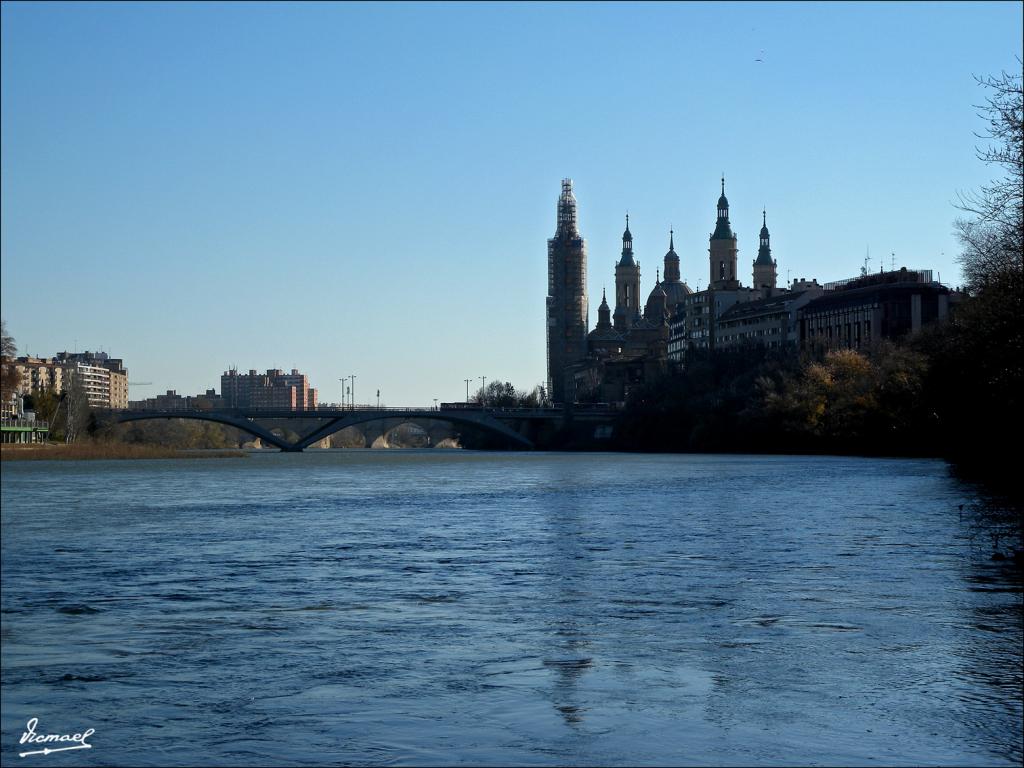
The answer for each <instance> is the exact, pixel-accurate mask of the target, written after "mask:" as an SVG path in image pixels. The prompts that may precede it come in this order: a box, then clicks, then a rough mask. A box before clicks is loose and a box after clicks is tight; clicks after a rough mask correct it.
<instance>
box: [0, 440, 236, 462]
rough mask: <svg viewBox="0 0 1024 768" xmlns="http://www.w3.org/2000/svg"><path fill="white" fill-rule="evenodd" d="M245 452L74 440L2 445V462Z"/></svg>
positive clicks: (225, 456)
mask: <svg viewBox="0 0 1024 768" xmlns="http://www.w3.org/2000/svg"><path fill="white" fill-rule="evenodd" d="M245 456H248V454H247V453H245V452H244V451H188V450H178V449H175V448H166V447H162V446H157V445H129V444H125V443H110V442H93V441H80V442H76V443H37V444H32V445H2V446H0V459H2V460H3V461H81V460H110V459H237V458H243V457H245Z"/></svg>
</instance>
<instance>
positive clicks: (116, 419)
mask: <svg viewBox="0 0 1024 768" xmlns="http://www.w3.org/2000/svg"><path fill="white" fill-rule="evenodd" d="M155 419H193V420H195V421H212V422H215V423H217V424H225V425H227V426H229V427H234V428H235V429H240V430H241V431H242V432H246V433H247V434H250V435H252V436H253V437H258V438H259V439H260V440H262V441H263V442H264V443H267V444H269V445H272V446H274V447H275V448H280V449H281V450H282V451H294V450H296V449H295V448H293V447H292V444H291V443H289V442H288V441H287V440H284V439H283V438H280V437H278V436H277V435H275V434H274V433H273V432H271V431H270V430H269V429H264V428H263V427H261V426H260V425H259V424H256V423H254V422H252V421H249V420H248V419H243V418H240V417H236V416H230V415H228V414H223V413H217V412H216V411H180V412H178V411H154V412H146V411H138V412H131V413H124V414H118V413H117V412H116V411H111V417H110V418H109V419H104V420H103V421H104V422H107V423H110V424H127V423H128V422H131V421H148V420H155ZM298 450H302V449H301V448H300V449H298Z"/></svg>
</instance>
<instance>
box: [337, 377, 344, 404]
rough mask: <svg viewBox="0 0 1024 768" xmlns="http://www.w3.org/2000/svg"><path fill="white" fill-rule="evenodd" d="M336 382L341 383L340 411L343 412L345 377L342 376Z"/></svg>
mask: <svg viewBox="0 0 1024 768" xmlns="http://www.w3.org/2000/svg"><path fill="white" fill-rule="evenodd" d="M338 381H340V382H341V410H345V377H344V376H342V377H341V378H340V379H338Z"/></svg>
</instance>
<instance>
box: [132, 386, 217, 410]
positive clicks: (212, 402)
mask: <svg viewBox="0 0 1024 768" xmlns="http://www.w3.org/2000/svg"><path fill="white" fill-rule="evenodd" d="M129 406H130V407H131V409H132V410H133V411H212V410H217V409H219V408H223V407H225V403H224V398H222V397H221V396H220V395H218V394H217V392H216V390H213V389H208V390H206V393H205V394H202V395H192V396H189V397H182V396H181V395H179V394H178V393H177V392H175V391H174V390H173V389H169V390H167V394H164V395H157V396H156V397H147V398H146V399H145V400H133V401H132V402H131V403H130V404H129Z"/></svg>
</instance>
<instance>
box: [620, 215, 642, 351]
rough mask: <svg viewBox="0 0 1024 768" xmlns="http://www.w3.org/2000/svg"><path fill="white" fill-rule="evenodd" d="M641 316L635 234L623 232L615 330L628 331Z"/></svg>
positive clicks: (627, 217)
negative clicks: (635, 256) (634, 248)
mask: <svg viewBox="0 0 1024 768" xmlns="http://www.w3.org/2000/svg"><path fill="white" fill-rule="evenodd" d="M639 318H640V265H639V264H637V263H636V262H635V261H634V260H633V235H632V234H631V233H630V231H629V214H628V213H627V214H626V231H625V232H623V233H622V258H621V259H619V263H618V264H616V265H615V330H617V331H620V332H621V331H628V330H629V329H630V328H631V327H632V326H633V323H634V322H635V321H636V320H638V319H639Z"/></svg>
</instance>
